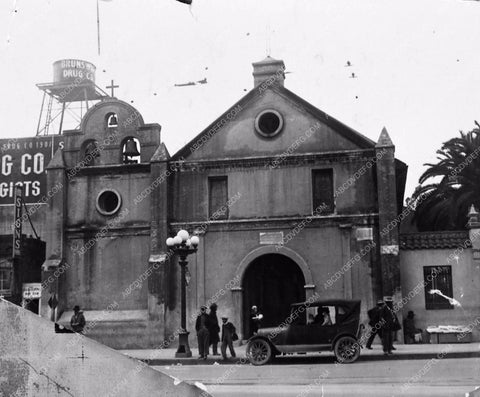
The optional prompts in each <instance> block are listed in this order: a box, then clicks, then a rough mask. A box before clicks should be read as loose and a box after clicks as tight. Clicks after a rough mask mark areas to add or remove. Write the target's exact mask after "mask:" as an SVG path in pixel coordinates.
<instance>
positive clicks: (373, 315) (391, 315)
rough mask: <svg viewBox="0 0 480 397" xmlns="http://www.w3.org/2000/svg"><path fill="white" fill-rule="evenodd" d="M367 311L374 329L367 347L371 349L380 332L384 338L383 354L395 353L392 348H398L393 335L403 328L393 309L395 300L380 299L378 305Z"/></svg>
mask: <svg viewBox="0 0 480 397" xmlns="http://www.w3.org/2000/svg"><path fill="white" fill-rule="evenodd" d="M367 313H368V317H369V319H370V321H369V325H370V326H371V327H372V329H371V333H370V337H369V338H368V340H367V343H366V346H365V347H366V348H367V349H371V348H372V342H373V340H374V339H375V335H377V334H378V336H380V338H381V339H382V347H383V354H385V355H391V354H393V353H392V350H396V349H395V348H394V347H393V336H394V333H395V332H397V331H398V330H400V329H401V326H400V322H399V321H398V317H397V315H396V314H395V312H394V311H393V301H392V300H389V299H386V300H385V301H384V300H382V299H379V300H378V301H377V306H376V307H374V308H373V309H370V310H369V311H368V312H367Z"/></svg>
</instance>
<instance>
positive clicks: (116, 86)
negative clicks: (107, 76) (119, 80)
mask: <svg viewBox="0 0 480 397" xmlns="http://www.w3.org/2000/svg"><path fill="white" fill-rule="evenodd" d="M118 87H120V86H118V85H115V84H114V81H113V80H112V82H111V84H110V85H107V86H106V87H105V88H109V89H111V90H112V95H110V96H111V97H112V98H113V97H115V88H118Z"/></svg>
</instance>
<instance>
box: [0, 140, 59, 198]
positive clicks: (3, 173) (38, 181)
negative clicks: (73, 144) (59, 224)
mask: <svg viewBox="0 0 480 397" xmlns="http://www.w3.org/2000/svg"><path fill="white" fill-rule="evenodd" d="M59 148H60V149H63V136H62V135H51V136H39V137H31V138H10V139H0V205H2V206H4V205H13V204H14V203H13V201H14V196H15V186H22V188H23V199H24V201H25V203H26V204H32V203H37V202H39V201H41V199H42V197H43V196H44V195H45V194H46V193H47V191H46V190H47V187H46V183H47V178H46V172H45V170H46V168H47V166H48V163H49V162H50V160H51V159H52V156H53V153H55V151H56V150H57V149H59Z"/></svg>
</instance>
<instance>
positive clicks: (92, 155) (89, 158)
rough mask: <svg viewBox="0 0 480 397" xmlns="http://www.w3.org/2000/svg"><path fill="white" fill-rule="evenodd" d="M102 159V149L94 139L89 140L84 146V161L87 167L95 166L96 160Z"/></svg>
mask: <svg viewBox="0 0 480 397" xmlns="http://www.w3.org/2000/svg"><path fill="white" fill-rule="evenodd" d="M98 157H100V147H99V146H98V142H97V141H96V140H94V139H91V140H88V141H86V142H85V143H84V144H83V150H82V161H83V163H84V164H85V166H92V165H95V161H96V159H97V158H98Z"/></svg>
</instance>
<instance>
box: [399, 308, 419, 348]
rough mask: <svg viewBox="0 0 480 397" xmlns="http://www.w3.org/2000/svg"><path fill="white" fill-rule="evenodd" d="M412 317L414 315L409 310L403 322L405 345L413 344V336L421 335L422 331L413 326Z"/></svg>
mask: <svg viewBox="0 0 480 397" xmlns="http://www.w3.org/2000/svg"><path fill="white" fill-rule="evenodd" d="M414 317H415V313H414V312H413V311H411V310H410V311H409V312H408V314H407V318H406V319H404V320H403V333H404V336H405V343H415V335H416V334H421V333H422V330H421V329H420V328H417V327H416V326H415V320H414Z"/></svg>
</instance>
